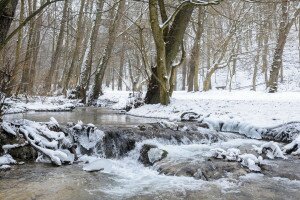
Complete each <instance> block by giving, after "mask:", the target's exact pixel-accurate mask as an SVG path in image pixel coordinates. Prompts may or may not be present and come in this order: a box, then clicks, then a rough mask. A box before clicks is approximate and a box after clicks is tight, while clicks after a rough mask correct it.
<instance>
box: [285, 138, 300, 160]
mask: <svg viewBox="0 0 300 200" xmlns="http://www.w3.org/2000/svg"><path fill="white" fill-rule="evenodd" d="M283 151H284V152H286V153H291V154H292V155H300V135H299V136H298V137H296V138H295V139H294V140H293V141H292V142H291V143H289V144H287V145H285V146H284V147H283Z"/></svg>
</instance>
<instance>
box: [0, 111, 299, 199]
mask: <svg viewBox="0 0 300 200" xmlns="http://www.w3.org/2000/svg"><path fill="white" fill-rule="evenodd" d="M6 117H7V119H20V118H23V119H29V120H33V121H38V122H41V121H48V120H49V118H50V117H54V118H55V119H56V120H57V121H58V122H60V123H61V124H67V122H76V121H78V120H81V121H83V122H84V123H93V124H95V125H96V126H97V127H100V129H101V126H102V125H106V126H118V127H123V126H136V125H139V124H143V123H155V122H157V121H158V119H148V118H141V117H133V116H128V115H124V114H121V113H119V112H118V111H112V110H108V109H103V108H77V109H75V110H74V111H73V112H29V113H24V114H14V115H7V116H6ZM224 137H227V138H228V140H227V141H219V142H217V143H212V144H187V145H175V144H172V143H171V142H169V143H165V142H162V141H158V140H155V139H152V140H149V141H147V142H148V143H150V144H155V145H157V146H158V147H159V148H160V149H164V150H166V151H167V152H168V156H167V158H166V161H164V164H166V163H182V162H190V163H197V162H201V161H202V160H203V159H205V157H206V153H207V152H208V151H209V150H210V149H213V148H217V147H220V148H229V147H235V148H240V149H241V151H244V152H247V149H248V147H251V145H252V144H255V145H260V144H262V143H263V141H258V140H253V139H246V138H243V137H239V136H235V135H234V134H229V133H228V134H224ZM143 143H145V141H143V142H142V143H138V144H137V147H136V148H135V149H134V150H132V151H130V152H129V153H128V155H127V156H125V157H123V158H120V159H103V162H104V163H105V165H106V166H109V167H107V168H105V169H104V170H103V171H100V172H86V171H83V170H82V167H83V166H84V164H83V163H77V164H73V165H64V166H61V167H53V165H51V164H42V163H25V164H24V165H16V166H14V167H13V168H12V169H11V170H10V171H0V199H5V200H6V199H8V200H10V199H11V200H13V199H43V200H44V199H46V200H47V199H75V200H77V199H78V200H79V199H88V200H89V199H108V200H109V199H195V200H196V199H211V200H214V199H239V200H240V199H299V196H300V167H299V165H300V160H299V159H288V160H268V161H267V166H268V167H269V168H270V169H271V170H269V173H266V174H264V175H263V174H260V173H248V174H244V175H242V176H239V177H233V176H232V177H231V176H230V174H229V175H228V177H227V178H221V179H218V180H212V181H203V180H196V179H194V178H192V177H187V176H167V175H161V174H159V172H158V170H157V169H158V168H159V167H161V165H162V164H156V165H154V166H150V167H145V166H144V165H143V164H141V163H140V162H138V156H139V150H140V147H141V145H142V144H143Z"/></svg>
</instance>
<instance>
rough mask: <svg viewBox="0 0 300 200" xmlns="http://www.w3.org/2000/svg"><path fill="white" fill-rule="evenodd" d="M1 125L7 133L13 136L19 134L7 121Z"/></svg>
mask: <svg viewBox="0 0 300 200" xmlns="http://www.w3.org/2000/svg"><path fill="white" fill-rule="evenodd" d="M1 127H2V129H3V130H4V131H5V132H6V133H8V134H11V135H13V136H16V135H17V133H16V131H15V130H14V129H13V128H12V127H11V126H10V125H9V124H8V123H7V122H2V125H1Z"/></svg>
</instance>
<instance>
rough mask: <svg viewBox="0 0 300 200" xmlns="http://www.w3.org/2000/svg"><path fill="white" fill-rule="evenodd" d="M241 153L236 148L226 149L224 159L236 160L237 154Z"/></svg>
mask: <svg viewBox="0 0 300 200" xmlns="http://www.w3.org/2000/svg"><path fill="white" fill-rule="evenodd" d="M240 154H241V151H240V150H239V149H236V148H230V149H227V152H226V159H227V160H229V161H234V160H237V158H238V156H239V155H240Z"/></svg>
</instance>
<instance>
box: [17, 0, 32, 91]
mask: <svg viewBox="0 0 300 200" xmlns="http://www.w3.org/2000/svg"><path fill="white" fill-rule="evenodd" d="M28 7H29V15H31V14H32V13H33V8H32V0H28ZM33 34H34V20H31V21H30V26H29V33H28V41H27V50H26V55H25V61H24V64H23V73H22V78H21V85H20V87H19V90H18V92H17V94H18V93H21V94H27V93H28V88H29V81H30V80H29V76H30V65H31V61H32V60H31V59H32V43H33V41H32V39H33Z"/></svg>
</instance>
